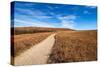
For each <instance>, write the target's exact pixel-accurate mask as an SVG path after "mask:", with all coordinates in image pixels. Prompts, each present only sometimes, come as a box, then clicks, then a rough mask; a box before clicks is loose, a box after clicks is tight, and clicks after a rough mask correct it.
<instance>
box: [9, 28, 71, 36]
mask: <svg viewBox="0 0 100 67" xmlns="http://www.w3.org/2000/svg"><path fill="white" fill-rule="evenodd" d="M11 30H12V31H14V32H12V34H15V35H16V34H17V35H18V34H29V33H32V34H33V33H40V32H41V33H42V32H57V31H72V29H67V28H45V27H16V28H12V29H11Z"/></svg>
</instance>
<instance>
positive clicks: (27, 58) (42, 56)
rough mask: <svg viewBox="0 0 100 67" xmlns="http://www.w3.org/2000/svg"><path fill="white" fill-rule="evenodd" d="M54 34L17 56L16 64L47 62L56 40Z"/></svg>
mask: <svg viewBox="0 0 100 67" xmlns="http://www.w3.org/2000/svg"><path fill="white" fill-rule="evenodd" d="M54 36H55V34H52V35H50V36H49V37H47V38H46V39H45V40H43V41H42V42H40V43H39V44H36V46H33V47H32V48H30V49H28V50H27V51H25V52H24V53H22V54H20V55H19V56H17V57H15V59H14V63H15V65H30V64H45V63H46V62H47V59H48V57H49V54H50V52H51V48H52V46H53V45H54V42H55V39H54Z"/></svg>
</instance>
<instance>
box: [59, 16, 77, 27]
mask: <svg viewBox="0 0 100 67" xmlns="http://www.w3.org/2000/svg"><path fill="white" fill-rule="evenodd" d="M59 19H60V21H61V27H62V28H71V29H73V28H74V26H75V25H76V23H75V19H76V16H75V15H68V16H64V17H59Z"/></svg>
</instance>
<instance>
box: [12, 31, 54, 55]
mask: <svg viewBox="0 0 100 67" xmlns="http://www.w3.org/2000/svg"><path fill="white" fill-rule="evenodd" d="M51 34H52V33H50V32H46V33H45V32H44V33H34V34H20V35H14V36H12V39H11V40H12V44H11V48H12V50H11V55H12V56H13V57H15V56H18V55H19V54H20V53H22V52H24V51H25V50H26V49H29V48H30V47H32V46H34V45H35V44H38V43H39V42H41V41H43V40H44V39H45V38H47V37H48V36H49V35H51Z"/></svg>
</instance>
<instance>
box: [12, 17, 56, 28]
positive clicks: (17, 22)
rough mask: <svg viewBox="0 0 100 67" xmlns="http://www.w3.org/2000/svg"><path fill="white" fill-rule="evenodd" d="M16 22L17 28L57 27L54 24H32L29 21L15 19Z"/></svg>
mask: <svg viewBox="0 0 100 67" xmlns="http://www.w3.org/2000/svg"><path fill="white" fill-rule="evenodd" d="M14 22H15V26H20V25H17V24H25V26H26V27H28V26H33V27H55V26H54V25H52V24H49V23H47V22H40V21H37V22H32V21H31V20H30V21H29V20H20V19H14Z"/></svg>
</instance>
